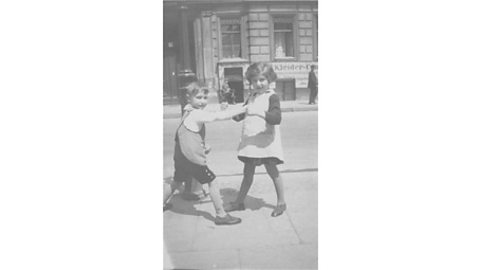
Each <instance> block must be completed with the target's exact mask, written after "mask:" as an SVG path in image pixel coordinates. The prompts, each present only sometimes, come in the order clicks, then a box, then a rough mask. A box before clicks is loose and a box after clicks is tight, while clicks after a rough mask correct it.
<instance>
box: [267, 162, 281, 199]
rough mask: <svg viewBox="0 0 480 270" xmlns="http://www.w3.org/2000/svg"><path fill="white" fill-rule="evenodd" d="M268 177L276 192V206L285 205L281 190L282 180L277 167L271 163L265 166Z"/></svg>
mask: <svg viewBox="0 0 480 270" xmlns="http://www.w3.org/2000/svg"><path fill="white" fill-rule="evenodd" d="M265 169H266V170H267V173H268V175H269V176H270V178H272V181H273V185H274V186H275V191H276V192H277V205H281V204H285V193H284V190H283V180H282V177H280V173H279V172H278V169H277V165H275V164H272V163H267V164H265Z"/></svg>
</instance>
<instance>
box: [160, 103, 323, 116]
mask: <svg viewBox="0 0 480 270" xmlns="http://www.w3.org/2000/svg"><path fill="white" fill-rule="evenodd" d="M306 111H318V106H312V107H300V108H282V112H306ZM180 117H181V114H180V112H178V113H163V119H175V118H180Z"/></svg>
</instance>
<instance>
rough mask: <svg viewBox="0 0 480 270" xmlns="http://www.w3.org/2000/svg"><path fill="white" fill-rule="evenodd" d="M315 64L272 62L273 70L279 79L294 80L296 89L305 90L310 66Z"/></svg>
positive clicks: (315, 63)
mask: <svg viewBox="0 0 480 270" xmlns="http://www.w3.org/2000/svg"><path fill="white" fill-rule="evenodd" d="M317 64H318V63H317V62H272V66H273V70H274V71H275V73H277V77H278V78H279V79H295V87H296V88H307V86H308V73H309V72H310V66H311V65H317Z"/></svg>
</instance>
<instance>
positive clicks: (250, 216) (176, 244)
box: [163, 169, 318, 269]
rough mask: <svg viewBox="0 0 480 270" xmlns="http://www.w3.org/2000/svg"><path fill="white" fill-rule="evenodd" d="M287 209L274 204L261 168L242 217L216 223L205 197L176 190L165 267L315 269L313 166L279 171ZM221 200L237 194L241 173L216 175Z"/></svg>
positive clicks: (166, 217)
mask: <svg viewBox="0 0 480 270" xmlns="http://www.w3.org/2000/svg"><path fill="white" fill-rule="evenodd" d="M281 175H282V178H283V182H284V188H285V198H286V202H287V211H286V212H284V214H283V215H281V216H278V217H275V218H273V217H271V216H270V214H271V212H272V210H273V208H274V206H275V205H276V193H275V188H274V186H273V183H272V180H271V179H270V178H269V177H268V175H267V174H266V173H265V172H264V170H259V172H258V173H257V174H256V175H255V180H254V182H253V185H252V187H251V189H250V191H249V193H248V196H247V198H246V200H245V206H246V208H247V209H246V210H245V211H237V212H232V213H231V215H233V216H237V217H240V218H242V222H241V223H240V224H237V225H231V226H216V225H215V224H214V218H215V211H214V208H213V204H212V203H211V201H210V199H209V197H207V198H204V199H202V200H201V201H197V202H190V201H184V200H183V199H182V198H181V197H180V195H178V194H177V195H175V196H174V197H173V198H172V200H171V203H172V204H173V208H172V209H170V210H168V211H166V212H164V214H163V215H164V216H163V217H164V256H163V261H164V269H318V242H317V238H318V232H317V228H318V225H317V224H318V216H317V213H318V212H317V207H318V203H317V202H318V198H317V177H318V171H317V169H304V170H286V171H281ZM217 176H218V177H217V180H215V181H217V182H218V185H219V189H220V192H221V195H222V198H223V201H224V203H227V202H231V201H233V200H234V199H235V197H236V194H237V192H238V190H239V188H240V183H241V179H242V175H241V174H239V173H238V174H229V175H217Z"/></svg>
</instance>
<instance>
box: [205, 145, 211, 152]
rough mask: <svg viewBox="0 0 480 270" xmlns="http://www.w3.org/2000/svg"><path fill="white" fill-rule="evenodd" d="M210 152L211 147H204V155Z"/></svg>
mask: <svg viewBox="0 0 480 270" xmlns="http://www.w3.org/2000/svg"><path fill="white" fill-rule="evenodd" d="M211 150H212V147H211V146H210V145H208V144H206V145H205V154H208V153H210V151H211Z"/></svg>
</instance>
